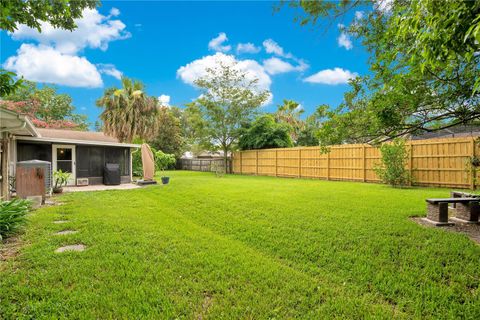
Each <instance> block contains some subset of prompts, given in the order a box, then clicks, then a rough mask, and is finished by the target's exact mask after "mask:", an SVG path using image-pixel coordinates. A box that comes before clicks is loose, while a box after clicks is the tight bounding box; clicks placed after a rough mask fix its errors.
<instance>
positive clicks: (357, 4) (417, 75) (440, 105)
mask: <svg viewBox="0 0 480 320" xmlns="http://www.w3.org/2000/svg"><path fill="white" fill-rule="evenodd" d="M292 5H293V6H300V7H301V8H302V9H303V10H304V14H303V15H301V16H300V21H301V23H303V24H308V23H314V24H319V23H322V22H325V21H330V22H331V21H335V19H338V18H339V17H342V18H344V15H345V13H346V12H349V11H351V10H358V9H359V8H362V9H365V5H366V2H363V1H348V0H346V1H339V2H327V1H315V2H310V1H302V2H295V3H292ZM382 9H383V10H380V7H378V5H374V6H373V8H370V9H369V10H368V11H367V14H366V15H365V16H364V17H363V18H362V19H356V20H354V21H353V22H352V23H351V25H350V26H349V27H348V28H347V30H348V31H349V32H350V34H351V35H352V36H354V37H356V38H357V39H359V40H360V41H361V42H362V44H363V45H364V47H365V48H366V49H367V50H368V51H369V52H370V60H369V63H370V69H371V75H369V76H363V77H360V78H358V79H355V80H353V81H352V82H351V90H350V91H349V92H347V93H346V95H345V99H344V102H343V103H342V104H341V105H340V106H338V107H337V108H335V109H333V110H332V111H331V112H328V113H327V118H328V119H327V121H326V123H324V124H323V125H322V127H321V130H320V131H319V137H320V140H321V142H322V143H324V144H328V143H341V142H350V141H351V142H362V141H367V142H369V141H383V140H386V139H391V138H395V137H399V136H404V135H408V134H411V133H415V132H419V131H434V130H439V129H442V128H448V127H451V126H455V125H458V124H463V123H469V122H471V121H474V120H476V119H478V118H479V117H480V103H479V102H480V95H479V90H478V87H479V79H480V68H479V66H480V64H479V62H480V56H479V55H478V52H479V50H480V47H479V46H480V42H479V41H478V38H479V34H480V19H479V18H478V17H479V15H480V4H479V2H478V1H434V0H421V1H420V0H412V1H406V0H405V1H404V0H395V1H393V2H391V3H390V6H389V7H388V8H387V9H388V10H385V9H386V8H385V7H383V8H382Z"/></svg>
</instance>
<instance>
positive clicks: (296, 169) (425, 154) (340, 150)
mask: <svg viewBox="0 0 480 320" xmlns="http://www.w3.org/2000/svg"><path fill="white" fill-rule="evenodd" d="M477 148H480V146H478V145H476V143H475V140H474V139H473V138H471V137H461V138H447V139H431V140H412V141H408V142H407V150H408V153H409V158H408V163H407V168H408V170H409V171H410V173H411V175H412V177H413V182H414V184H415V185H422V186H442V187H456V188H475V187H476V186H475V182H476V180H477V179H476V177H475V174H477V175H480V172H478V173H476V172H475V171H473V172H472V170H470V169H469V167H468V163H469V160H470V157H473V156H475V154H478V153H477V152H476V149H477ZM246 159H250V160H248V161H247V160H246ZM379 161H380V151H379V149H378V148H376V147H373V146H371V145H366V144H346V145H335V146H331V147H330V149H329V152H328V153H327V154H322V153H321V151H320V148H319V147H301V148H278V149H264V150H261V151H258V150H247V151H239V152H235V153H234V157H233V172H234V173H240V174H257V175H273V176H278V177H302V178H303V177H308V178H317V179H327V180H353V181H363V182H378V181H379V179H378V177H377V175H376V174H375V171H374V167H375V165H376V164H377V163H379ZM479 171H480V170H479Z"/></svg>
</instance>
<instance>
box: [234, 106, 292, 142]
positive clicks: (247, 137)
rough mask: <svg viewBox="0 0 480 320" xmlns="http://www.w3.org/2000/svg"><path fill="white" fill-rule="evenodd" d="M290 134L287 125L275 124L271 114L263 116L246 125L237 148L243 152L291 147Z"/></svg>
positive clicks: (289, 128)
mask: <svg viewBox="0 0 480 320" xmlns="http://www.w3.org/2000/svg"><path fill="white" fill-rule="evenodd" d="M290 133H291V127H290V126H289V125H288V124H286V123H278V122H276V121H275V118H274V117H273V115H271V114H263V115H260V116H258V117H257V118H256V119H255V121H253V122H252V123H251V124H248V125H246V127H245V128H244V129H243V133H242V135H241V136H240V139H239V141H238V146H239V148H240V149H243V150H250V149H268V148H288V147H292V146H293V141H292V138H291V137H290Z"/></svg>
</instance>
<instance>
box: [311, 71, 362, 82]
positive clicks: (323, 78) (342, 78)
mask: <svg viewBox="0 0 480 320" xmlns="http://www.w3.org/2000/svg"><path fill="white" fill-rule="evenodd" d="M357 76H358V74H357V73H355V72H351V71H349V70H344V69H342V68H334V69H326V70H322V71H319V72H317V73H315V74H313V75H311V76H309V77H307V78H305V79H303V81H304V82H310V83H321V84H329V85H336V84H345V83H348V80H350V79H353V78H356V77H357Z"/></svg>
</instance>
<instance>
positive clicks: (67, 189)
mask: <svg viewBox="0 0 480 320" xmlns="http://www.w3.org/2000/svg"><path fill="white" fill-rule="evenodd" d="M137 188H141V187H140V186H138V185H136V184H133V183H125V184H120V185H116V186H107V185H104V184H98V185H90V186H81V187H77V186H71V187H63V191H64V192H82V191H105V190H129V189H137Z"/></svg>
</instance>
